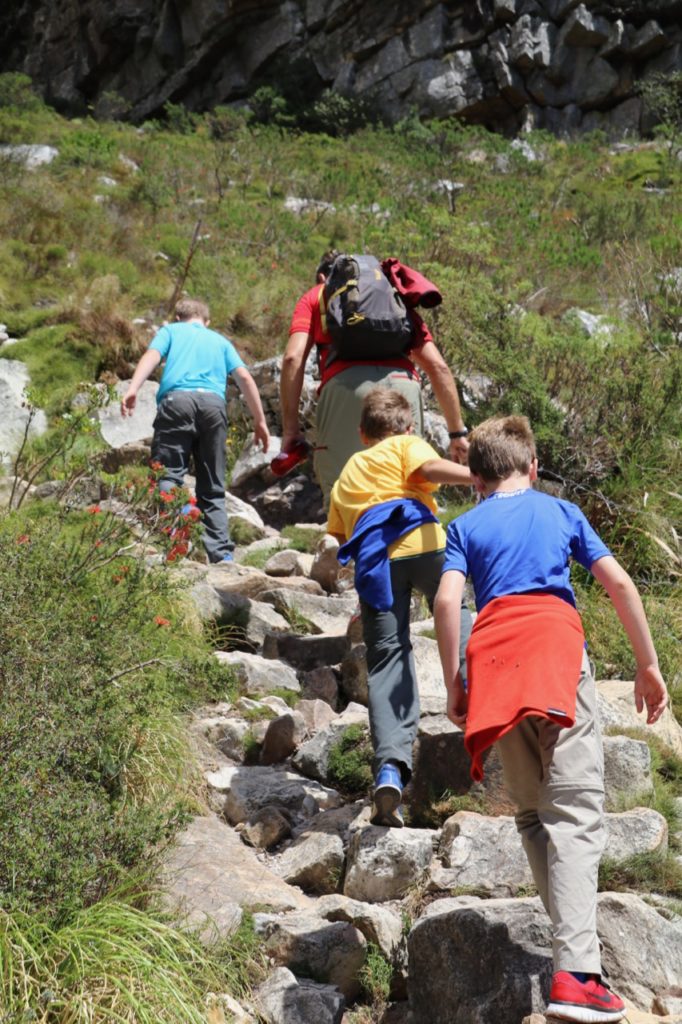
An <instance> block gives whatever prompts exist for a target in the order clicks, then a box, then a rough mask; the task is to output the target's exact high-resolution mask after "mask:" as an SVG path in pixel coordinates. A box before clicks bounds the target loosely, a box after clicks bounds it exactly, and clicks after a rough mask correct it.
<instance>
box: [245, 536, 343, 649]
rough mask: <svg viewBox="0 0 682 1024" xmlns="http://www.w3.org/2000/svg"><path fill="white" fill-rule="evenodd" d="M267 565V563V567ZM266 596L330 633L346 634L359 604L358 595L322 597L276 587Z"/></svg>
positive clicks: (316, 629) (281, 610)
mask: <svg viewBox="0 0 682 1024" xmlns="http://www.w3.org/2000/svg"><path fill="white" fill-rule="evenodd" d="M282 554H284V552H282ZM267 569H268V567H267V566H266V571H267ZM263 599H264V600H266V601H268V600H269V601H271V602H272V604H273V605H274V607H275V609H276V610H277V611H278V612H279V613H280V614H281V615H283V616H284V617H285V618H287V617H289V616H290V615H291V613H292V612H293V613H295V615H300V616H302V617H303V618H304V619H305V620H306V621H307V622H308V623H310V625H311V626H312V627H313V629H312V631H313V632H314V633H317V634H321V633H324V634H326V635H328V636H345V634H346V629H347V628H348V620H349V619H350V617H351V615H352V614H353V612H354V611H355V608H356V606H357V598H356V597H354V596H352V595H345V596H342V595H334V596H330V597H318V596H316V595H313V594H305V593H296V592H294V591H293V590H287V591H285V590H278V591H274V592H273V593H271V594H264V595H263Z"/></svg>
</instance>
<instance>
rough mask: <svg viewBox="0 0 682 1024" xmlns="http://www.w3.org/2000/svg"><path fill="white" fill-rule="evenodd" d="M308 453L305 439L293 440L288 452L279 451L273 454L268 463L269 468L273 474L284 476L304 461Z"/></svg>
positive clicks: (308, 449)
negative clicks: (277, 453)
mask: <svg viewBox="0 0 682 1024" xmlns="http://www.w3.org/2000/svg"><path fill="white" fill-rule="evenodd" d="M309 454H310V445H309V444H308V443H307V441H295V442H294V444H293V445H292V446H291V448H290V449H289V451H288V452H280V453H279V455H275V457H274V459H273V460H272V462H271V463H270V469H271V470H272V472H273V473H274V474H275V476H286V475H287V473H290V472H291V470H292V469H293V468H294V467H295V466H298V464H299V463H300V462H304V461H305V459H307V458H308V455H309Z"/></svg>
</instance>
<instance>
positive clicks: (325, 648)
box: [263, 633, 346, 672]
mask: <svg viewBox="0 0 682 1024" xmlns="http://www.w3.org/2000/svg"><path fill="white" fill-rule="evenodd" d="M345 652H346V638H345V636H343V635H341V634H336V635H333V636H328V635H326V634H324V633H323V634H321V635H319V636H296V635H292V634H290V635H279V634H272V635H270V636H268V637H267V638H266V640H265V642H264V644H263V657H265V658H276V659H277V660H279V661H285V662H288V664H289V665H292V666H294V667H295V668H297V669H301V670H303V671H305V672H309V671H310V670H311V669H315V668H320V667H321V666H329V665H338V663H339V662H340V661H341V659H342V658H343V656H344V654H345Z"/></svg>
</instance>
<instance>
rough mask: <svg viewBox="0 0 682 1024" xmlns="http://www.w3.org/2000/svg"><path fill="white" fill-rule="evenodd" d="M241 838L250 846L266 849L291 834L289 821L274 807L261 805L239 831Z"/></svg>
mask: <svg viewBox="0 0 682 1024" xmlns="http://www.w3.org/2000/svg"><path fill="white" fill-rule="evenodd" d="M241 835H242V838H243V839H244V840H246V842H248V843H250V844H251V846H257V847H259V848H260V849H262V850H268V849H270V847H272V846H277V844H278V843H281V842H282V840H283V839H288V837H289V836H290V835H291V822H290V821H289V819H288V817H286V815H284V814H282V812H281V811H278V810H277V808H276V807H261V809H260V810H259V811H256V812H255V813H254V814H252V815H251V817H250V818H249V820H248V821H247V822H246V824H245V825H244V827H243V829H242V831H241Z"/></svg>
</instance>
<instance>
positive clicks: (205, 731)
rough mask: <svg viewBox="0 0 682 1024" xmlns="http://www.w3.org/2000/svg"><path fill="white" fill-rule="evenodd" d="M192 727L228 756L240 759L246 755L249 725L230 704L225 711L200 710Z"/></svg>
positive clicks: (194, 731) (192, 729) (196, 733)
mask: <svg viewBox="0 0 682 1024" xmlns="http://www.w3.org/2000/svg"><path fill="white" fill-rule="evenodd" d="M190 728H191V731H192V733H193V734H194V735H198V736H202V737H203V738H204V739H205V740H207V741H208V742H209V743H211V744H213V745H214V746H215V747H217V748H218V750H220V752H221V753H222V754H225V756H226V757H230V758H233V759H234V760H238V761H240V760H241V759H242V757H243V756H244V738H245V736H246V734H247V733H248V731H249V725H248V723H247V722H245V721H244V720H243V719H242V718H235V717H234V712H233V711H231V709H229V706H228V710H226V711H224V712H223V713H216V712H214V713H210V712H209V713H208V714H206V713H202V712H198V713H197V715H196V716H195V718H194V720H193V721H192V723H191V726H190Z"/></svg>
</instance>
